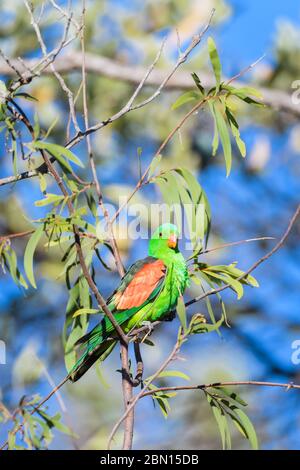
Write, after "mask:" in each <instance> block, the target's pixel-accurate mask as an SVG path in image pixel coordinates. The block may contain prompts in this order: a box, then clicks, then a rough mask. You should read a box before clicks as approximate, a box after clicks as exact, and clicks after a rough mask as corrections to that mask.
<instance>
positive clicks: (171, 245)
mask: <svg viewBox="0 0 300 470" xmlns="http://www.w3.org/2000/svg"><path fill="white" fill-rule="evenodd" d="M176 246H177V237H176V235H175V234H174V233H173V234H172V235H170V236H169V239H168V247H169V248H176Z"/></svg>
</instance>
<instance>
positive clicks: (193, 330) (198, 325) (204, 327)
mask: <svg viewBox="0 0 300 470" xmlns="http://www.w3.org/2000/svg"><path fill="white" fill-rule="evenodd" d="M223 322H224V317H223V316H222V317H221V318H220V320H218V321H217V322H216V323H213V324H210V323H206V320H205V317H204V315H202V314H201V313H195V315H193V316H192V319H191V321H190V324H189V330H188V331H189V334H190V335H194V334H199V333H210V332H211V331H215V330H218V328H220V326H221V325H222V323H223Z"/></svg>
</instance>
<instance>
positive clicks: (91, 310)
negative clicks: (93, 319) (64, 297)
mask: <svg viewBox="0 0 300 470" xmlns="http://www.w3.org/2000/svg"><path fill="white" fill-rule="evenodd" d="M95 313H101V312H100V310H99V309H96V308H80V309H79V310H76V312H75V313H74V314H73V318H75V317H79V316H80V315H93V314H95Z"/></svg>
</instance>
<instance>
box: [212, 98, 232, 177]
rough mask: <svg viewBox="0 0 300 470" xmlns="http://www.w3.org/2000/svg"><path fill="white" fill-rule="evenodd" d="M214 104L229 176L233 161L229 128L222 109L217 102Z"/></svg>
mask: <svg viewBox="0 0 300 470" xmlns="http://www.w3.org/2000/svg"><path fill="white" fill-rule="evenodd" d="M212 106H213V109H214V115H215V118H216V125H217V129H218V133H219V137H220V140H221V144H222V148H223V152H224V158H225V164H226V176H228V175H229V173H230V170H231V163H232V154H231V142H230V136H229V132H228V128H227V125H226V121H225V119H224V117H223V114H222V113H221V111H220V110H219V108H218V107H217V106H216V105H215V104H213V105H212Z"/></svg>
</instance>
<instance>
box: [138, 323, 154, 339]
mask: <svg viewBox="0 0 300 470" xmlns="http://www.w3.org/2000/svg"><path fill="white" fill-rule="evenodd" d="M141 325H142V326H145V327H146V328H147V329H148V331H147V333H146V334H145V336H144V337H143V339H142V343H143V342H144V341H145V339H147V338H148V336H150V335H151V333H152V331H153V329H154V327H153V325H152V323H151V321H148V320H145V321H143V322H142V323H141Z"/></svg>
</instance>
